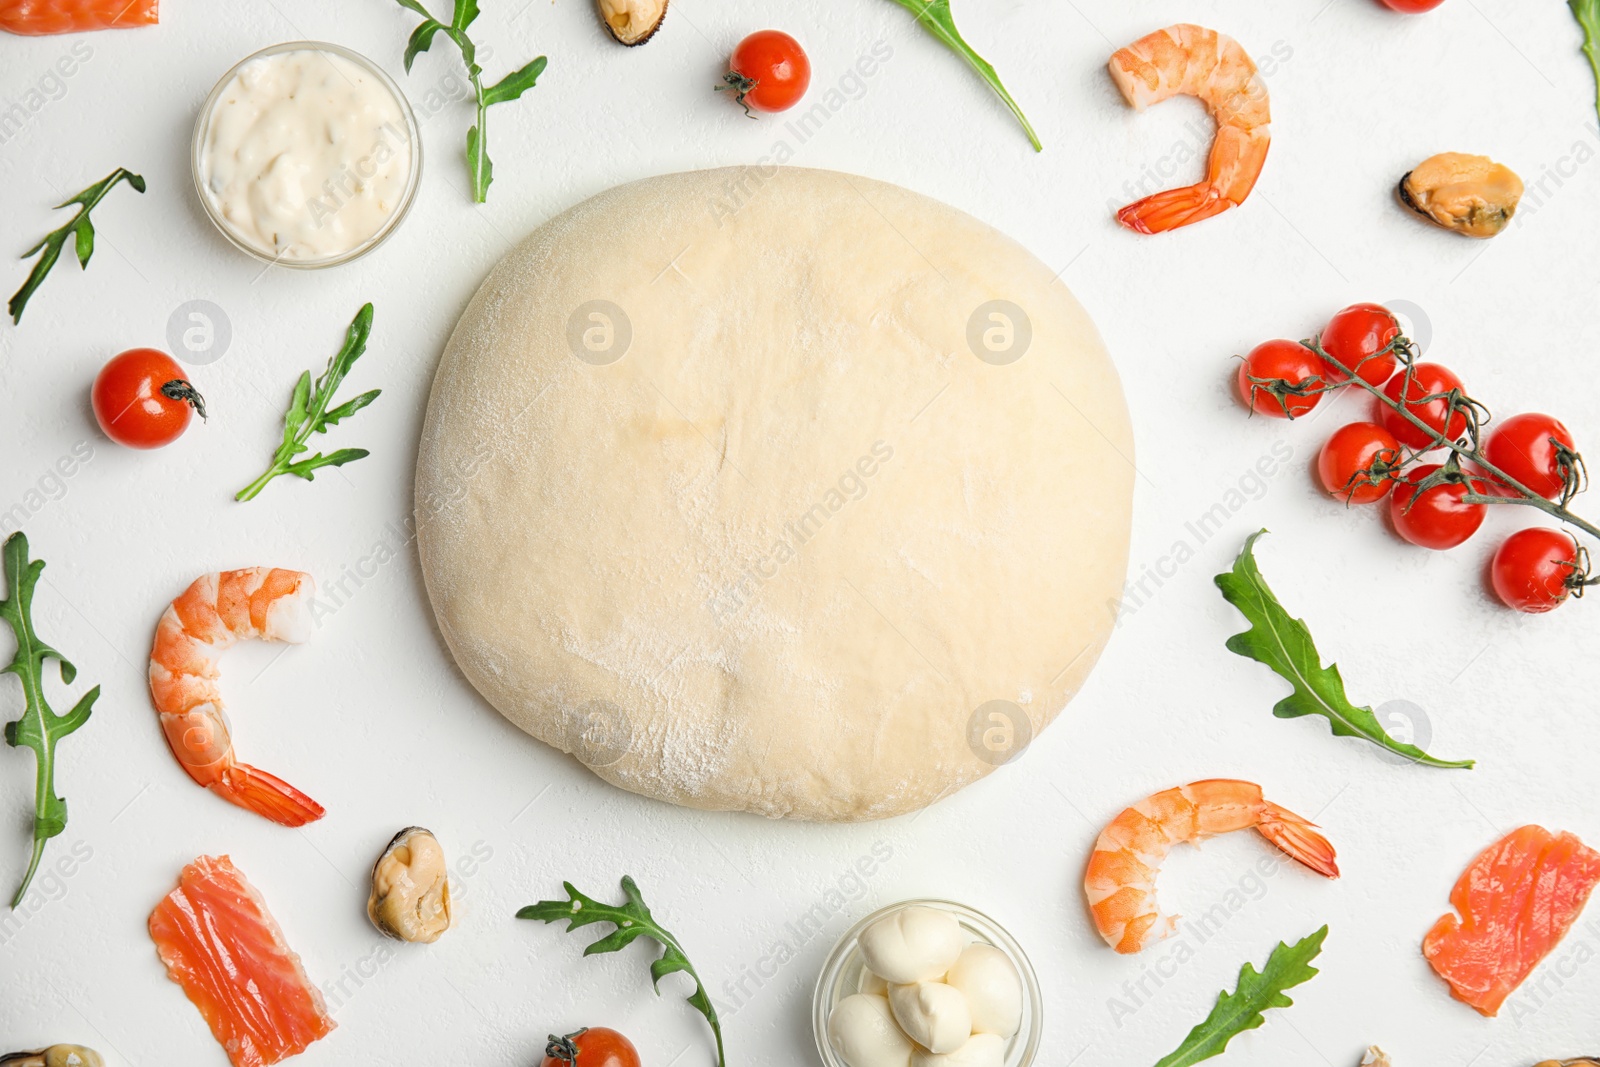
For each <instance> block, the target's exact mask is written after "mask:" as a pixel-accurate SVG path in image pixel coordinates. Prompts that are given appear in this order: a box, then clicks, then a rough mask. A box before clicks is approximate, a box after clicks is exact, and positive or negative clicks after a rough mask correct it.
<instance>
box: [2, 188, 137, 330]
mask: <svg viewBox="0 0 1600 1067" xmlns="http://www.w3.org/2000/svg"><path fill="white" fill-rule="evenodd" d="M121 181H126V182H127V183H128V184H129V185H131V186H133V188H134V190H135V191H136V192H140V193H143V192H144V179H143V178H141V177H140V176H139V175H137V174H134V173H132V172H131V171H128V170H125V169H123V168H122V167H118V168H117V169H116V170H114V171H112V172H111V173H110V174H108V175H106V176H105V177H104V178H102V179H100V180H99V181H97V182H95V183H94V184H93V185H91V186H89V188H87V189H85V190H83V191H82V192H81V193H79V194H78V195H77V196H74V197H73V198H72V199H71V200H68V201H66V202H65V203H61V204H57V205H56V210H57V211H60V210H61V209H63V208H68V207H71V206H72V205H73V204H77V205H79V208H78V213H77V214H76V215H74V216H72V221H70V222H68V223H67V224H66V225H65V226H62V227H61V228H60V229H59V230H54V231H52V232H50V233H48V234H46V235H45V237H44V239H43V240H42V241H40V242H39V243H38V244H36V245H34V246H33V247H32V248H30V249H28V250H27V251H26V252H24V253H22V258H23V259H27V258H28V257H29V256H32V255H34V254H36V253H38V252H41V251H42V252H43V253H44V255H42V256H40V257H39V261H38V262H37V263H35V264H34V265H33V269H32V270H31V271H29V272H28V278H27V280H26V281H24V282H23V283H22V288H21V289H18V290H17V291H16V293H14V294H13V295H12V297H11V302H10V303H9V304H7V305H6V308H7V310H8V311H10V313H11V323H12V325H16V324H18V323H20V322H21V321H22V312H23V309H24V308H26V307H27V306H28V301H29V300H31V299H32V298H33V294H34V293H35V292H37V291H38V289H39V286H41V285H43V284H44V280H45V277H46V276H47V275H49V273H50V268H51V267H54V266H55V265H56V261H57V260H59V259H60V258H61V250H62V249H63V248H65V247H66V245H67V239H68V238H69V237H70V238H73V239H74V249H75V250H76V252H77V254H78V263H79V264H80V265H81V266H83V267H87V266H88V265H89V257H90V256H92V255H94V224H93V223H91V222H90V221H89V212H91V211H93V210H94V209H95V207H97V206H98V205H99V203H100V201H102V200H104V199H105V196H106V194H107V193H109V192H110V191H111V190H112V188H113V187H115V186H116V184H117V183H118V182H121Z"/></svg>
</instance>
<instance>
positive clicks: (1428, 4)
mask: <svg viewBox="0 0 1600 1067" xmlns="http://www.w3.org/2000/svg"><path fill="white" fill-rule="evenodd" d="M1442 3H1444V0H1383V6H1384V7H1386V8H1388V9H1389V10H1390V11H1399V12H1401V13H1402V14H1405V15H1416V14H1420V13H1421V12H1423V11H1432V10H1433V9H1434V8H1436V7H1438V6H1439V5H1440V4H1442Z"/></svg>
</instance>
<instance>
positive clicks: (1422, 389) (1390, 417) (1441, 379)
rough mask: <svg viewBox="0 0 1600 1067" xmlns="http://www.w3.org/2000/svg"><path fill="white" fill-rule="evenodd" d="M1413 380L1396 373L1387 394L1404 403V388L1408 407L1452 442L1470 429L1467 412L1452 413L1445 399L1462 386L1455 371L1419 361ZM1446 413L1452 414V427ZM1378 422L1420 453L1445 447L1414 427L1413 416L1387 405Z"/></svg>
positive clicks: (1385, 387) (1390, 380)
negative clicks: (1446, 395)
mask: <svg viewBox="0 0 1600 1067" xmlns="http://www.w3.org/2000/svg"><path fill="white" fill-rule="evenodd" d="M1410 379H1411V380H1410V385H1409V386H1408V385H1407V383H1406V375H1405V374H1404V373H1401V374H1397V375H1395V376H1394V377H1393V378H1390V379H1389V384H1388V385H1385V386H1384V387H1383V395H1384V396H1386V397H1388V398H1389V399H1390V400H1393V401H1395V402H1396V403H1400V402H1401V400H1400V393H1401V391H1402V390H1404V391H1405V400H1404V404H1405V407H1406V410H1408V411H1410V412H1411V414H1413V415H1415V416H1416V417H1417V418H1419V419H1421V420H1422V421H1423V423H1424V424H1426V425H1427V426H1428V427H1430V428H1431V429H1433V430H1435V431H1437V432H1439V433H1442V434H1443V435H1444V436H1445V437H1448V438H1449V439H1450V440H1452V441H1454V440H1455V439H1456V438H1458V437H1460V436H1461V435H1462V434H1463V433H1465V432H1466V430H1467V417H1466V415H1465V414H1463V413H1462V412H1460V411H1455V412H1450V405H1449V403H1448V402H1447V401H1446V400H1445V394H1447V393H1449V392H1450V390H1452V389H1460V388H1461V379H1460V378H1457V377H1456V376H1455V372H1454V371H1452V370H1450V369H1449V368H1448V367H1441V366H1440V365H1439V364H1437V363H1418V364H1416V365H1415V366H1413V367H1412V368H1411V376H1410ZM1425 398H1432V399H1425ZM1446 412H1449V415H1450V425H1449V427H1448V428H1447V427H1446V426H1445V414H1446ZM1378 421H1379V422H1381V423H1383V428H1384V429H1385V430H1388V431H1389V432H1390V433H1392V434H1394V435H1395V437H1397V438H1398V439H1399V441H1400V443H1401V444H1403V445H1406V446H1408V447H1410V448H1414V449H1416V450H1417V451H1419V452H1426V451H1429V450H1430V449H1434V448H1438V447H1441V446H1440V445H1439V444H1438V443H1437V442H1436V441H1434V440H1433V438H1431V437H1429V436H1428V435H1427V434H1426V433H1424V432H1423V431H1422V430H1419V429H1417V427H1415V426H1413V425H1412V424H1411V421H1410V420H1409V419H1407V418H1406V417H1405V416H1403V415H1401V414H1400V413H1399V412H1398V411H1395V410H1394V409H1393V408H1391V407H1389V406H1388V405H1386V404H1379V405H1378Z"/></svg>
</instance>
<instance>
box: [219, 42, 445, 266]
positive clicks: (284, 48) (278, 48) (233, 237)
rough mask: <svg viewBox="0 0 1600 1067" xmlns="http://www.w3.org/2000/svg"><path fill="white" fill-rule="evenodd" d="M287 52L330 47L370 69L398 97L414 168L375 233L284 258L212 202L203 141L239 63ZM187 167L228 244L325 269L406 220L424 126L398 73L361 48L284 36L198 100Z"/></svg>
mask: <svg viewBox="0 0 1600 1067" xmlns="http://www.w3.org/2000/svg"><path fill="white" fill-rule="evenodd" d="M284 52H328V53H330V54H332V55H336V56H339V57H341V58H343V59H347V60H349V61H350V62H351V63H354V64H355V65H356V66H358V67H360V68H361V69H362V70H364V71H366V72H367V73H369V74H371V75H372V76H373V77H374V78H375V79H377V81H378V84H379V85H382V86H383V87H384V88H385V89H387V90H388V91H389V95H391V96H393V97H394V99H395V102H396V103H397V104H399V106H400V114H401V116H402V117H403V118H404V119H405V123H406V137H407V138H409V143H410V145H411V173H410V174H408V175H407V176H406V187H405V192H404V193H402V194H401V197H400V206H399V207H398V208H396V209H395V211H394V214H392V215H390V216H389V219H388V221H387V222H385V223H384V224H383V225H382V226H381V227H379V229H378V231H377V232H376V233H374V234H373V235H372V236H371V237H369V238H367V239H366V240H365V241H363V242H361V243H360V244H359V245H356V246H355V247H354V248H351V249H349V250H348V251H345V252H340V253H338V254H337V255H332V256H323V257H322V258H320V259H284V258H283V257H281V256H277V255H273V254H272V253H269V252H265V251H263V250H262V249H260V248H257V247H256V246H255V245H252V244H250V243H249V242H248V241H246V240H244V238H242V237H240V236H239V235H238V234H236V233H234V231H233V228H232V227H231V226H230V225H229V224H228V221H227V220H226V219H224V218H223V217H222V215H221V213H220V212H219V211H218V210H217V208H216V206H215V205H214V204H213V203H212V202H211V197H210V195H209V194H208V193H207V192H206V188H205V178H204V177H203V176H202V173H201V168H200V154H201V152H202V151H203V149H204V147H205V139H206V130H207V129H209V128H210V126H211V113H212V112H213V111H214V110H215V109H216V106H217V101H218V100H219V99H221V97H222V91H223V89H225V88H226V87H227V86H228V84H229V83H230V82H232V81H233V79H234V77H235V76H236V75H237V74H238V73H239V69H240V68H241V67H243V66H244V65H245V64H246V63H249V62H251V61H252V60H257V59H263V58H265V57H267V56H275V55H281V54H282V53H284ZM189 169H190V170H191V171H192V172H193V176H194V192H195V196H196V197H198V198H199V200H200V207H201V208H202V209H203V210H204V211H205V213H206V218H208V219H210V220H211V223H212V225H214V226H215V227H216V228H217V232H218V233H220V234H222V236H223V237H226V238H227V239H228V243H229V244H231V245H233V247H235V248H237V249H239V251H241V252H243V253H245V254H246V255H248V256H250V257H252V258H254V259H257V260H260V261H261V262H262V263H267V264H270V265H272V266H276V267H289V268H292V269H294V270H321V269H322V268H324V267H337V266H339V265H340V264H341V263H349V262H350V261H351V260H353V259H360V258H361V257H362V256H364V255H366V254H367V253H368V252H371V251H372V250H373V249H374V248H377V247H378V246H379V245H381V244H383V242H384V241H386V240H388V239H389V235H390V234H392V233H394V231H395V230H397V229H399V227H400V223H402V222H404V221H405V218H406V216H407V215H408V214H410V213H411V205H412V203H413V202H414V201H415V200H416V198H417V189H418V187H419V186H420V185H421V184H422V130H421V127H420V126H418V125H417V116H416V113H415V112H414V111H412V110H411V102H410V101H409V100H407V99H406V94H405V93H403V92H401V91H400V86H398V85H396V84H395V81H394V79H393V78H391V77H389V75H388V74H387V73H386V72H385V71H384V70H383V68H381V67H379V66H378V65H377V64H376V63H374V62H373V61H372V60H370V59H368V58H367V57H366V56H364V55H362V54H361V53H359V52H352V51H351V50H350V49H348V48H345V47H343V46H341V45H336V44H330V43H329V42H327V41H285V42H284V43H282V44H275V45H272V46H271V47H268V48H263V49H261V50H260V51H259V52H253V53H251V54H250V55H248V56H245V57H244V58H243V59H241V60H239V62H237V63H235V64H234V65H233V66H232V67H230V68H228V72H227V73H226V74H224V75H223V76H222V77H221V78H219V79H217V84H216V85H214V86H212V88H211V92H210V93H209V94H208V95H207V96H206V99H205V103H203V104H201V105H200V118H199V119H198V120H197V121H196V122H195V124H194V136H193V138H192V139H191V142H190V145H189Z"/></svg>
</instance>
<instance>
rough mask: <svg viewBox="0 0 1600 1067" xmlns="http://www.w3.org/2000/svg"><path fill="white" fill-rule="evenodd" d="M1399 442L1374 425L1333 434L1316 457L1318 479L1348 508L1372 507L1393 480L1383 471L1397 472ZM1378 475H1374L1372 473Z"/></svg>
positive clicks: (1356, 425)
mask: <svg viewBox="0 0 1600 1067" xmlns="http://www.w3.org/2000/svg"><path fill="white" fill-rule="evenodd" d="M1399 463H1400V442H1399V441H1396V440H1395V439H1394V434H1392V433H1390V432H1389V431H1388V430H1385V429H1384V428H1383V427H1382V426H1379V425H1378V424H1377V423H1375V422H1352V423H1351V424H1350V425H1348V426H1341V427H1339V429H1338V430H1336V431H1334V434H1333V436H1332V437H1330V438H1328V443H1327V444H1325V445H1323V446H1322V451H1321V452H1320V453H1318V455H1317V477H1319V478H1320V479H1322V487H1323V488H1324V489H1326V490H1327V491H1328V492H1329V493H1331V494H1332V495H1333V496H1336V497H1338V498H1339V499H1340V500H1343V501H1345V502H1347V503H1350V504H1371V503H1372V502H1373V501H1375V500H1381V499H1383V496H1384V494H1386V493H1387V492H1388V491H1389V490H1390V489H1391V488H1392V487H1393V486H1394V479H1392V478H1385V477H1383V476H1382V471H1383V470H1385V469H1390V468H1392V469H1394V470H1395V471H1396V472H1398V469H1399ZM1373 471H1377V472H1378V473H1377V475H1374V474H1373V473H1372V472H1373Z"/></svg>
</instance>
